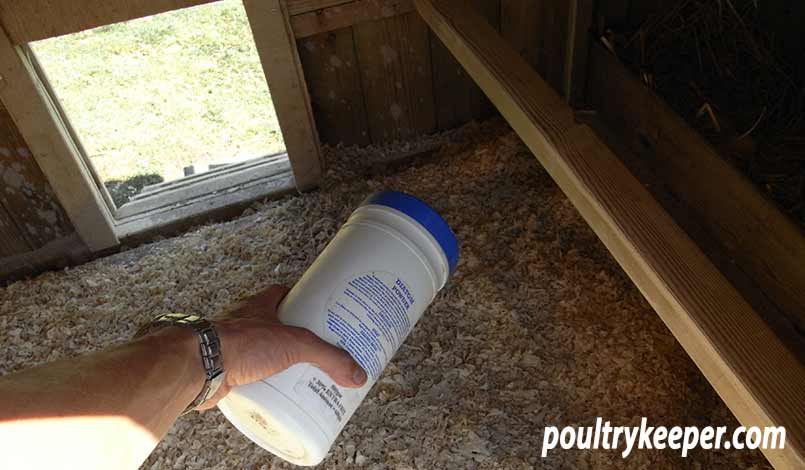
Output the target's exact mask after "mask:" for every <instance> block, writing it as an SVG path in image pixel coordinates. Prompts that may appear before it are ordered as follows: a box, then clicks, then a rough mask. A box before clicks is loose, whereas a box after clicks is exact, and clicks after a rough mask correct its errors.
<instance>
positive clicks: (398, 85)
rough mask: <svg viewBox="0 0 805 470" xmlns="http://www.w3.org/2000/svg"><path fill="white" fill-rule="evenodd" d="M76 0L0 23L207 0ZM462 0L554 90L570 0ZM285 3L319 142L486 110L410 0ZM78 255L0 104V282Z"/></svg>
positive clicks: (367, 139) (6, 8)
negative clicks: (116, 3) (112, 1)
mask: <svg viewBox="0 0 805 470" xmlns="http://www.w3.org/2000/svg"><path fill="white" fill-rule="evenodd" d="M85 1H88V2H89V5H90V6H91V7H90V8H85V9H75V8H72V7H70V8H68V7H69V6H70V5H73V4H72V3H71V2H67V1H66V0H64V1H62V0H59V1H57V2H51V1H46V0H37V1H34V2H31V3H30V5H28V4H26V5H27V6H26V7H25V8H21V7H19V5H17V4H16V3H14V2H11V1H10V0H0V20H2V21H3V23H4V24H3V26H4V28H5V30H6V33H7V34H9V35H10V36H11V37H12V39H13V40H14V42H16V43H23V42H25V41H27V40H34V39H40V38H43V37H48V36H51V35H53V34H65V33H70V32H74V31H78V30H80V29H82V28H84V27H90V26H97V25H100V24H105V23H107V22H109V21H112V20H114V21H118V20H120V19H125V18H123V17H122V16H120V15H124V16H126V15H128V16H131V17H135V16H143V15H145V14H151V13H155V12H160V11H165V10H168V9H171V8H175V7H185V6H189V5H194V4H199V3H205V2H206V1H210V0H150V1H144V2H135V3H136V4H135V3H132V2H128V3H126V2H124V3H125V4H126V5H129V6H130V7H131V8H129V9H123V10H120V9H109V8H107V7H104V6H103V5H101V3H103V2H98V1H97V0H85ZM578 1H580V2H585V1H590V2H591V1H592V0H578ZM467 2H468V5H470V6H471V7H472V8H476V9H477V11H479V12H480V13H481V14H482V15H483V16H484V17H485V18H486V19H487V20H488V21H489V22H490V23H491V24H492V25H493V26H494V27H495V28H496V29H497V30H498V31H500V32H501V33H502V35H503V36H504V37H505V38H506V39H507V40H508V41H509V42H510V43H511V44H513V45H514V46H515V47H516V48H517V50H518V51H520V53H521V54H522V55H523V56H524V57H525V58H526V59H527V60H528V62H529V63H530V64H532V65H533V66H534V67H535V68H536V69H537V70H538V71H539V72H540V73H541V74H543V76H545V77H546V78H547V79H548V81H549V83H550V84H551V85H552V86H554V87H555V88H556V89H558V90H560V91H561V90H562V86H563V83H564V78H565V77H564V73H565V61H566V55H567V47H568V46H567V45H568V35H569V29H568V21H569V18H568V16H569V14H570V13H569V12H570V6H569V5H570V2H569V1H568V0H467ZM286 4H287V9H288V13H289V15H290V24H291V28H292V30H293V32H294V36H296V39H297V45H298V50H299V56H300V61H301V63H302V66H303V69H304V75H305V79H306V82H307V87H308V91H309V94H310V96H311V100H312V104H313V110H314V114H315V119H316V123H317V127H318V131H319V135H320V138H321V140H322V142H323V143H326V144H339V143H343V144H346V145H353V144H356V145H369V144H373V143H384V142H390V141H395V140H410V139H414V138H416V137H417V136H419V135H423V134H428V133H433V132H436V131H440V130H445V129H450V128H454V127H457V126H460V125H462V124H464V123H466V122H468V121H470V120H473V119H483V118H486V117H489V116H491V115H492V114H493V113H495V110H494V108H493V107H492V105H491V104H490V103H489V101H488V100H487V99H486V97H485V96H484V94H483V93H482V92H481V91H480V89H479V88H478V87H477V86H476V85H475V83H474V82H473V81H472V80H471V79H470V78H469V77H468V76H467V74H466V73H465V72H464V70H463V68H462V67H461V66H460V65H459V64H458V63H457V62H456V60H455V59H454V58H453V57H452V55H451V54H450V53H449V52H448V51H447V49H446V48H445V47H444V45H443V44H442V43H441V42H440V41H439V39H438V38H436V37H435V36H434V35H433V34H432V33H431V32H430V30H429V28H428V27H427V26H426V25H425V23H424V22H423V21H422V19H421V18H420V17H419V16H418V15H417V13H416V12H415V11H414V8H413V1H412V0H287V2H286ZM93 5H94V6H93ZM60 8H68V10H69V14H68V13H64V14H62V13H59V14H52V12H54V11H56V12H58V11H61V10H59V9H60ZM127 8H128V7H127ZM48 12H50V13H48ZM65 15H66V16H67V17H65ZM71 15H74V16H75V17H72V16H71ZM40 20H41V21H40ZM0 85H2V83H0ZM86 256H87V249H86V247H85V246H84V245H83V244H82V243H81V241H80V239H79V238H78V236H77V235H76V233H75V230H74V228H73V226H72V225H71V223H70V221H69V219H68V218H67V216H66V214H65V212H64V210H63V209H62V207H61V206H60V205H59V203H58V201H57V200H56V197H55V195H54V194H53V191H52V189H51V188H50V186H49V184H48V182H47V181H46V179H45V177H44V176H43V174H42V171H41V170H40V168H39V167H38V165H37V163H36V162H35V161H34V159H33V158H32V156H31V152H30V150H29V149H28V146H27V144H26V143H25V142H24V140H23V138H22V137H21V136H20V133H19V132H18V130H17V128H16V127H15V125H14V123H13V121H12V120H11V118H10V116H9V115H8V113H7V112H6V109H5V108H4V107H3V105H2V103H0V282H2V281H3V280H7V279H9V278H11V277H16V276H19V275H21V274H26V273H31V272H35V271H36V270H41V268H42V267H53V266H58V265H61V264H66V263H69V262H73V261H76V260H81V259H85V257H86Z"/></svg>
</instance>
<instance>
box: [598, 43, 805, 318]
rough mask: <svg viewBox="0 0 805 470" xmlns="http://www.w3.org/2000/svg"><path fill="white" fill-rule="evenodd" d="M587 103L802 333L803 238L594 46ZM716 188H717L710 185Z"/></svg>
mask: <svg viewBox="0 0 805 470" xmlns="http://www.w3.org/2000/svg"><path fill="white" fill-rule="evenodd" d="M590 80H591V83H595V86H594V87H590V103H591V105H593V106H594V107H595V108H596V109H597V110H599V113H600V114H601V116H602V117H603V118H604V119H605V120H606V121H607V122H609V123H611V124H610V126H611V127H615V130H616V131H618V133H620V134H621V135H623V136H624V137H625V139H624V140H625V141H626V142H627V143H629V144H630V145H631V146H632V148H633V149H634V150H636V151H638V152H639V153H640V155H641V156H643V159H644V161H645V162H646V164H648V165H650V166H652V167H653V169H654V170H655V171H656V172H657V173H660V174H662V176H663V181H664V183H665V185H666V187H667V188H668V190H669V191H670V192H671V193H672V194H673V196H674V197H675V198H676V199H677V200H678V201H680V203H682V204H684V206H685V208H686V210H687V212H688V213H689V214H691V215H692V216H693V217H695V219H696V220H697V222H698V224H699V225H701V226H703V227H704V229H705V230H706V231H707V232H708V233H709V234H710V235H711V236H712V237H713V238H715V239H716V240H717V241H718V243H719V244H720V245H721V246H722V247H724V249H725V251H726V252H727V254H728V255H729V256H730V258H731V260H732V262H733V263H734V264H735V265H737V266H738V267H739V268H740V269H741V270H742V271H743V272H745V273H746V274H747V275H748V276H749V277H750V278H751V279H752V280H753V281H754V282H755V283H756V284H757V285H758V286H759V287H760V289H761V290H763V291H764V292H765V293H766V295H767V296H768V297H769V300H771V301H772V302H773V303H775V304H776V305H777V306H778V307H779V308H780V310H781V311H782V312H784V314H785V315H786V316H787V318H788V322H790V323H791V324H792V325H793V327H794V328H795V329H797V330H799V331H800V332H805V294H803V293H805V262H803V260H805V236H804V235H803V233H802V230H801V229H800V228H799V227H798V226H797V225H796V224H795V223H794V222H793V221H791V220H790V219H789V218H788V217H786V216H785V215H784V214H783V213H781V212H780V211H779V210H778V209H777V208H776V207H775V206H774V204H773V203H772V202H770V201H769V200H768V199H767V198H766V197H764V196H763V195H762V194H761V193H760V191H758V189H757V188H755V186H754V185H753V184H752V183H751V182H750V181H749V180H748V179H746V177H744V176H743V175H742V174H741V173H740V172H739V171H738V170H736V169H735V168H734V167H733V166H732V165H730V164H729V163H728V162H727V161H726V160H724V159H723V158H722V157H721V156H720V155H719V154H718V153H717V152H716V150H715V149H714V148H713V147H712V146H711V145H710V144H709V143H708V142H707V141H706V140H705V139H704V138H703V137H702V136H701V135H699V134H698V133H697V132H696V131H694V130H693V129H691V128H690V126H688V124H687V123H686V122H685V121H684V120H683V119H682V118H681V117H679V116H678V115H677V114H676V113H675V112H674V111H673V110H672V109H671V108H670V107H669V106H668V105H667V104H665V102H664V101H663V100H662V99H661V98H660V97H659V96H657V95H656V94H654V93H653V92H652V91H651V90H649V89H648V88H647V87H645V86H644V85H643V83H642V82H641V81H640V80H639V79H638V78H636V77H634V76H633V75H632V73H631V72H630V71H629V70H628V69H627V68H626V67H625V66H624V65H623V64H621V63H620V61H619V60H618V59H617V57H615V56H614V55H613V54H611V53H610V52H609V51H607V50H606V49H605V48H604V47H603V46H601V45H600V44H598V43H596V44H595V46H594V47H593V50H592V55H591V67H590ZM714 182H718V184H713V183H714Z"/></svg>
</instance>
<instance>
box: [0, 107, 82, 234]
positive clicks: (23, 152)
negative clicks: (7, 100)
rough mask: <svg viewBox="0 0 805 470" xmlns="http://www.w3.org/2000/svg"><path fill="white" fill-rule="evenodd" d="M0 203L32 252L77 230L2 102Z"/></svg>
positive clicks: (0, 124)
mask: <svg viewBox="0 0 805 470" xmlns="http://www.w3.org/2000/svg"><path fill="white" fill-rule="evenodd" d="M0 188H2V190H1V191H0V204H2V205H3V206H4V207H5V208H6V210H7V211H8V214H9V217H10V218H11V220H12V221H13V223H14V225H16V227H17V228H18V229H19V230H20V232H21V234H20V235H21V236H22V237H23V238H24V239H25V240H26V241H27V244H28V245H29V246H30V248H31V249H37V248H41V247H42V246H44V245H45V244H46V243H48V242H50V241H53V240H55V239H56V238H60V237H63V236H65V235H68V234H69V233H72V232H73V231H74V229H73V226H72V224H71V223H70V221H69V219H68V218H67V214H65V212H64V209H62V207H61V205H60V204H59V203H58V201H57V200H56V197H55V195H54V194H53V190H52V189H51V187H50V184H48V182H47V180H46V179H45V175H43V174H42V170H40V169H39V166H38V165H37V164H36V161H35V160H34V158H33V155H32V153H31V150H30V148H28V144H26V143H25V140H24V139H23V138H22V136H21V135H20V132H19V130H18V129H17V126H16V125H15V124H14V122H13V121H12V119H11V116H10V115H9V114H8V111H7V110H6V108H5V106H4V105H3V104H2V103H1V102H0Z"/></svg>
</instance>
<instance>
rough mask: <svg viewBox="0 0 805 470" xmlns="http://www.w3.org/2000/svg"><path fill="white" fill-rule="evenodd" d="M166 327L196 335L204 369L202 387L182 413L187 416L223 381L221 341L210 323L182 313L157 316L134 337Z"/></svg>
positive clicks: (212, 393) (196, 316)
mask: <svg viewBox="0 0 805 470" xmlns="http://www.w3.org/2000/svg"><path fill="white" fill-rule="evenodd" d="M166 326H180V327H185V328H191V329H192V330H193V331H195V332H196V333H197V334H198V339H199V352H200V355H201V365H202V366H203V367H204V386H203V387H202V388H201V392H199V394H198V396H196V398H195V399H194V400H193V401H192V402H191V403H190V404H189V405H188V406H187V408H185V410H184V411H183V412H182V414H187V413H189V412H190V411H193V409H195V408H196V407H197V406H199V405H201V404H202V403H204V402H205V401H207V400H208V399H209V398H210V397H211V396H213V395H215V392H217V391H218V388H220V386H221V384H222V383H223V381H224V377H225V374H226V372H225V371H224V365H223V359H222V357H221V341H220V340H219V338H218V333H217V332H216V331H215V326H214V325H213V324H212V323H211V322H210V321H208V320H205V319H204V318H201V317H199V316H198V315H188V314H184V313H166V314H164V315H159V316H158V317H156V318H154V319H153V320H151V321H150V322H149V323H146V324H145V325H143V326H142V327H140V329H139V330H137V333H136V334H135V335H134V337H135V338H139V337H140V336H144V335H146V334H148V333H151V332H153V331H156V330H158V329H160V328H164V327H166Z"/></svg>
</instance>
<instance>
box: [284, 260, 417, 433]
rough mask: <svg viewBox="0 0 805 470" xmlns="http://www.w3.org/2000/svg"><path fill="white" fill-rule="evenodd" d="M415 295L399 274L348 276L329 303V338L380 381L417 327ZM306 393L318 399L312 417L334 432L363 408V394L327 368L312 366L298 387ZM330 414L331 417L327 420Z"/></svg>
mask: <svg viewBox="0 0 805 470" xmlns="http://www.w3.org/2000/svg"><path fill="white" fill-rule="evenodd" d="M414 303H415V298H414V295H413V293H412V292H411V290H410V289H409V288H408V285H407V284H406V283H405V282H403V280H402V279H400V278H399V277H397V276H396V275H394V274H392V273H388V272H381V271H372V272H368V273H363V274H359V275H357V276H355V277H353V278H351V279H349V280H347V281H346V282H345V283H344V284H343V285H342V286H341V287H339V288H338V289H336V290H335V291H334V292H333V294H332V295H331V296H330V300H329V302H328V303H327V312H326V313H327V316H326V318H327V325H326V326H327V328H326V332H325V333H326V335H327V337H326V338H325V339H328V340H330V341H331V342H334V343H336V344H337V345H338V346H339V347H341V348H343V349H346V350H347V351H348V352H349V353H350V355H351V356H352V357H353V358H354V359H355V360H356V361H357V362H358V363H359V364H360V365H361V367H363V369H364V370H365V371H366V373H367V374H368V376H369V381H370V383H374V382H375V381H376V380H377V379H378V377H380V374H381V373H382V372H383V369H384V368H385V367H386V364H388V362H389V361H390V360H391V357H392V356H393V355H394V352H395V351H397V348H398V347H399V346H400V344H402V342H403V341H404V340H405V338H406V336H408V332H409V331H411V326H412V323H411V317H410V313H411V310H412V308H413V306H414ZM294 391H295V392H297V393H299V394H300V395H301V397H309V398H313V399H312V400H309V401H310V402H312V403H315V404H316V405H314V407H315V408H317V409H313V410H309V411H310V412H311V413H310V414H311V415H313V416H319V417H322V418H324V419H323V420H322V421H323V422H320V424H322V425H323V427H325V428H327V431H328V432H329V433H331V434H332V435H335V434H336V433H337V432H338V431H339V430H340V429H341V427H342V426H343V424H344V423H343V422H344V421H345V420H346V419H349V417H350V416H351V415H352V412H353V411H354V410H355V407H357V406H358V404H359V402H360V400H361V398H362V394H361V393H360V392H359V391H358V390H355V389H345V388H341V387H339V386H337V385H335V383H333V381H332V380H330V379H329V377H327V376H326V375H325V374H324V373H323V372H321V371H320V370H319V369H317V368H315V367H311V368H310V369H309V370H308V371H306V372H305V374H303V376H302V377H301V378H300V379H299V381H298V382H297V383H296V385H295V386H294ZM325 417H326V418H325Z"/></svg>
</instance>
